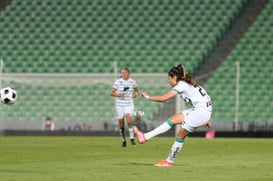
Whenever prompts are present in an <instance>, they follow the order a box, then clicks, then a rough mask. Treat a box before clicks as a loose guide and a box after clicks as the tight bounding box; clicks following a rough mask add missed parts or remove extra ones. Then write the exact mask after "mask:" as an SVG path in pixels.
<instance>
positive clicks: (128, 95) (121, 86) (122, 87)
mask: <svg viewBox="0 0 273 181" xmlns="http://www.w3.org/2000/svg"><path fill="white" fill-rule="evenodd" d="M113 88H114V89H116V90H117V93H118V94H125V97H124V98H121V97H116V106H131V105H133V93H134V89H135V88H137V83H136V81H135V80H133V79H131V78H129V79H128V80H124V79H122V78H119V79H118V80H116V81H115V83H114V85H113Z"/></svg>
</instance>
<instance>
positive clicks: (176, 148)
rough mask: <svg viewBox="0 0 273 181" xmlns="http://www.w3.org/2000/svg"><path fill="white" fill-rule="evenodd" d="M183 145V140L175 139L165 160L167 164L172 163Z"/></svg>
mask: <svg viewBox="0 0 273 181" xmlns="http://www.w3.org/2000/svg"><path fill="white" fill-rule="evenodd" d="M183 144H184V140H183V139H179V138H176V139H175V141H174V143H173V146H172V148H171V151H170V153H169V156H168V158H167V161H168V162H171V163H173V162H174V159H175V157H176V156H177V154H178V153H179V152H180V150H181V149H182V147H183Z"/></svg>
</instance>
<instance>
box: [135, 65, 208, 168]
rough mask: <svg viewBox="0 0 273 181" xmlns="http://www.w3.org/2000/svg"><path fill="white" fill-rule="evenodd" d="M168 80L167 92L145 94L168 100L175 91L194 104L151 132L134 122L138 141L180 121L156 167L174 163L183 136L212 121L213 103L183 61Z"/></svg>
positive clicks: (180, 147) (170, 72)
mask: <svg viewBox="0 0 273 181" xmlns="http://www.w3.org/2000/svg"><path fill="white" fill-rule="evenodd" d="M168 83H169V84H170V86H171V87H172V89H171V90H170V91H169V92H167V93H166V94H164V95H161V96H149V95H148V94H147V93H146V92H143V93H142V96H143V97H145V98H146V99H148V100H150V101H155V102H165V101H167V100H169V99H171V98H173V97H175V96H176V95H179V96H180V97H181V98H182V99H183V100H184V101H185V102H187V103H190V104H191V105H192V108H190V109H187V110H184V111H182V112H181V113H178V114H175V115H173V116H171V117H170V118H169V119H167V120H166V121H165V122H164V123H163V124H161V125H159V126H158V127H157V128H155V129H154V130H152V131H150V132H148V133H143V132H141V131H140V130H139V129H138V128H137V127H136V126H134V131H135V133H136V135H137V137H138V142H139V143H141V144H144V143H145V142H146V141H148V140H150V139H151V138H153V137H155V136H157V135H159V134H162V133H164V132H166V131H168V130H169V129H171V128H172V127H174V125H176V124H180V125H181V127H180V129H179V130H178V132H177V134H176V138H175V141H174V143H173V145H172V148H171V150H170V153H169V155H168V157H167V159H166V160H162V161H160V162H159V163H156V164H154V166H157V167H171V166H173V165H174V164H173V163H174V159H175V157H176V155H177V154H178V153H179V151H180V150H181V149H182V147H183V144H184V139H185V138H186V137H187V135H188V134H189V133H191V132H193V131H194V130H195V129H196V128H198V127H201V126H206V127H210V122H208V121H209V120H210V117H211V112H212V104H211V99H210V97H209V95H208V94H207V92H206V91H205V89H204V88H203V87H201V86H200V85H198V84H197V83H196V82H195V81H193V80H192V78H191V76H190V75H189V74H185V70H184V67H183V66H182V65H181V64H179V65H177V66H174V67H172V68H171V69H170V70H169V72H168Z"/></svg>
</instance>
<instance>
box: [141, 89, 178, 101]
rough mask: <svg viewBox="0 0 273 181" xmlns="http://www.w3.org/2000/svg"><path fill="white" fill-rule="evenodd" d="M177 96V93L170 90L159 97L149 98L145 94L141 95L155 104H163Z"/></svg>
mask: <svg viewBox="0 0 273 181" xmlns="http://www.w3.org/2000/svg"><path fill="white" fill-rule="evenodd" d="M176 95H177V92H176V91H174V90H170V91H169V92H167V93H166V94H163V95H161V96H149V95H148V93H147V92H143V93H142V97H144V98H146V99H149V100H150V101H155V102H165V101H167V100H169V99H171V98H173V97H175V96H176Z"/></svg>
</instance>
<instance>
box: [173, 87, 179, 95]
mask: <svg viewBox="0 0 273 181" xmlns="http://www.w3.org/2000/svg"><path fill="white" fill-rule="evenodd" d="M172 90H173V91H175V92H177V94H181V92H180V91H179V90H177V89H174V88H173V89H172Z"/></svg>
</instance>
